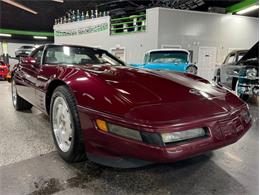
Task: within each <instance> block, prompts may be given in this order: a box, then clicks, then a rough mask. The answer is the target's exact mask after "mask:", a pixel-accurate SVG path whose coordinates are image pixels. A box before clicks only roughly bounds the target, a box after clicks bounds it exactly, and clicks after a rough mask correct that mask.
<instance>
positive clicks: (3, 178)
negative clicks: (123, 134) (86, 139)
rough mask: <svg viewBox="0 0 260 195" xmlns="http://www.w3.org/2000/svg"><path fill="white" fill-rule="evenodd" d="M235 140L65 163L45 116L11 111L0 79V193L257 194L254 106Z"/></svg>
mask: <svg viewBox="0 0 260 195" xmlns="http://www.w3.org/2000/svg"><path fill="white" fill-rule="evenodd" d="M250 109H251V113H252V115H253V117H254V123H253V126H252V128H251V129H250V130H249V132H248V133H247V134H246V135H245V136H244V137H243V138H242V139H241V140H239V141H238V142H237V143H235V144H233V145H231V146H228V147H225V148H222V149H219V150H217V151H214V152H211V153H209V154H207V155H202V156H199V157H196V158H192V159H189V160H184V161H181V162H177V163H173V164H161V165H152V166H147V167H143V168H138V169H128V170H120V169H113V168H107V167H101V166H98V165H95V164H93V163H91V162H88V161H87V162H83V163H77V164H67V163H65V162H64V161H63V160H62V159H61V158H60V157H59V156H58V155H57V153H56V152H55V149H54V145H53V142H52V137H51V130H50V125H49V121H48V117H46V116H44V115H43V114H41V113H40V112H39V111H37V110H36V109H34V108H33V109H32V111H29V112H16V111H15V110H14V109H13V106H12V103H11V97H10V84H9V83H7V82H4V81H2V82H0V194H1V195H2V194H3V195H9V194H10V195H16V194H31V195H36V194H41V195H44V194H46V195H47V194H58V195H64V194H65V195H66V194H73V195H77V194H175V195H176V194H177V195H179V194H180V195H182V194H187V195H188V194H189V195H191V194H192V195H196V194H203V195H206V194H221V195H224V194H229V195H231V194H234V195H238V194H243V195H244V194H250V195H254V194H258V172H259V167H258V150H259V146H258V144H259V140H258V131H259V125H258V124H259V118H258V107H256V106H253V105H251V106H250Z"/></svg>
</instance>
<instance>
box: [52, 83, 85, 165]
mask: <svg viewBox="0 0 260 195" xmlns="http://www.w3.org/2000/svg"><path fill="white" fill-rule="evenodd" d="M50 119H51V125H52V134H53V139H54V143H55V146H56V148H57V150H58V153H59V154H60V156H61V157H62V158H63V159H64V160H65V161H67V162H78V161H82V160H85V159H86V154H85V150H84V144H83V139H82V135H81V127H80V121H79V116H78V111H77V107H76V101H75V98H74V96H73V94H72V93H71V92H70V90H69V89H68V88H67V87H66V86H59V87H57V88H56V89H55V90H54V92H53V95H52V98H51V109H50Z"/></svg>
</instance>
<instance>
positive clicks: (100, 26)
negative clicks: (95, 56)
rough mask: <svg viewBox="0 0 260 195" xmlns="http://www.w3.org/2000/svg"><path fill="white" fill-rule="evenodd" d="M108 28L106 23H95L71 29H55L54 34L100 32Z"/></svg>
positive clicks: (70, 34) (71, 34)
mask: <svg viewBox="0 0 260 195" xmlns="http://www.w3.org/2000/svg"><path fill="white" fill-rule="evenodd" d="M106 30H108V23H102V24H97V25H93V26H87V27H82V28H77V29H71V30H55V31H54V36H58V37H60V36H74V35H84V34H89V33H94V32H102V31H106Z"/></svg>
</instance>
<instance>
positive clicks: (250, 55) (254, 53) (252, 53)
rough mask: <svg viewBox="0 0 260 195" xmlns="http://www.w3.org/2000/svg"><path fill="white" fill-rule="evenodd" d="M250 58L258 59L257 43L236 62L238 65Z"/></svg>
mask: <svg viewBox="0 0 260 195" xmlns="http://www.w3.org/2000/svg"><path fill="white" fill-rule="evenodd" d="M252 58H259V42H257V43H256V44H255V45H254V46H253V47H252V48H251V49H250V50H249V51H248V52H247V53H246V54H245V55H244V56H243V57H242V58H241V59H240V60H239V61H238V62H237V64H240V63H242V62H244V61H246V60H249V59H252Z"/></svg>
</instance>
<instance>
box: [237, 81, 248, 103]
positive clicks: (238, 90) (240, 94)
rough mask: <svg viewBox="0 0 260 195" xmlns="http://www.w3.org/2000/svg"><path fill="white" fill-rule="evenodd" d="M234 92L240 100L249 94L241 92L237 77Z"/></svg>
mask: <svg viewBox="0 0 260 195" xmlns="http://www.w3.org/2000/svg"><path fill="white" fill-rule="evenodd" d="M235 92H236V95H237V96H238V97H240V98H241V99H242V100H244V101H247V100H248V99H249V95H247V94H243V93H241V89H240V87H239V79H237V81H236V86H235Z"/></svg>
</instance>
